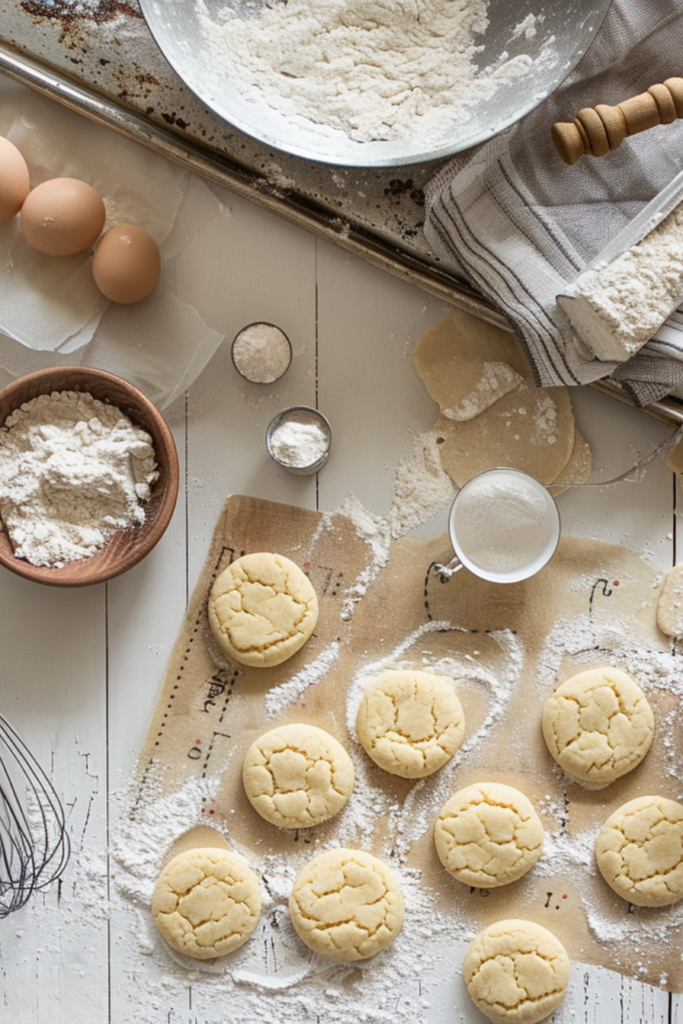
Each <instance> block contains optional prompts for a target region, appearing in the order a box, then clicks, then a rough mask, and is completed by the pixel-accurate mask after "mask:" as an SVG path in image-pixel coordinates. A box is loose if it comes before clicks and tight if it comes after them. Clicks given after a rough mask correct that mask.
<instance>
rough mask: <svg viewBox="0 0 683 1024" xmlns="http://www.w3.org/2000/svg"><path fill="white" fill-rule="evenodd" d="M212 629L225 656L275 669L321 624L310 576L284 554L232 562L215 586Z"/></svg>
mask: <svg viewBox="0 0 683 1024" xmlns="http://www.w3.org/2000/svg"><path fill="white" fill-rule="evenodd" d="M208 616H209V626H210V628H211V633H212V635H213V638H214V640H215V641H216V643H217V644H218V646H219V647H220V648H221V650H222V651H223V653H224V654H227V656H228V657H229V658H232V659H233V660H234V661H237V662H239V663H240V664H242V665H253V666H256V667H260V668H271V667H272V666H273V665H280V664H281V663H282V662H283V661H286V660H287V658H291V656H292V655H293V654H296V652H297V651H298V650H300V648H301V647H303V645H304V644H305V643H306V641H307V640H308V638H309V637H310V635H311V633H312V632H313V630H314V629H315V627H316V623H317V621H318V598H317V596H316V593H315V590H314V589H313V585H312V584H311V581H310V580H309V578H308V576H306V574H305V573H304V572H303V571H302V570H301V569H300V568H299V566H298V565H296V563H295V562H292V561H291V560H290V559H289V558H285V556H284V555H276V554H272V553H271V552H268V551H261V552H257V553H255V554H251V555H242V557H241V558H238V559H236V561H234V562H231V564H230V565H229V566H228V567H227V569H224V570H223V572H222V573H221V574H220V576H218V578H217V579H216V580H215V582H214V584H213V586H212V587H211V592H210V594H209V604H208Z"/></svg>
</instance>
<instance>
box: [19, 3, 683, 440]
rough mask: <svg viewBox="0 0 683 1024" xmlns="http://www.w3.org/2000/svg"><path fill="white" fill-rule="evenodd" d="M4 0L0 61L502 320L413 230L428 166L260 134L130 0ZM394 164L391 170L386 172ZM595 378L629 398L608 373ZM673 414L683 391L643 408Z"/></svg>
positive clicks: (275, 208) (184, 162)
mask: <svg viewBox="0 0 683 1024" xmlns="http://www.w3.org/2000/svg"><path fill="white" fill-rule="evenodd" d="M76 6H77V5H70V4H67V3H65V0H52V4H51V5H48V4H47V3H45V2H43V0H3V16H2V21H1V22H0V72H4V73H5V74H7V75H8V76H10V77H11V78H13V79H15V80H17V81H19V82H22V83H23V84H25V85H27V86H29V87H30V88H32V89H35V90H36V91H38V92H40V93H42V94H43V95H46V96H49V97H50V98H52V99H54V100H56V101H57V102H59V103H61V104H63V105H65V106H66V107H68V108H70V109H72V110H75V111H77V112H78V113H80V114H81V115H83V116H85V117H88V118H90V119H91V120H93V121H96V122H97V123H99V124H102V125H105V126H106V127H108V128H111V129H112V130H114V131H116V132H118V133H119V134H121V135H123V136H125V137H126V138H129V139H132V140H134V141H137V142H139V143H141V144H143V145H145V146H146V147H148V148H149V149H150V150H152V151H154V152H156V153H159V154H160V155H162V156H164V157H166V158H167V159H170V160H172V161H174V162H175V163H177V164H179V165H181V166H182V167H184V168H187V169H188V170H191V171H194V172H195V173H197V174H199V175H201V176H202V177H203V178H205V179H206V180H208V181H210V182H214V183H216V184H218V185H221V186H224V187H225V188H227V189H230V190H231V191H233V192H235V193H237V194H238V195H240V196H243V197H245V198H247V199H249V200H250V201H252V202H255V203H257V204H258V205H260V206H262V207H264V208H265V209H268V210H270V211H271V212H273V213H276V214H277V215H278V216H281V217H284V218H285V219H287V220H288V221H290V222H292V223H294V224H297V225H298V226H300V227H302V228H305V229H306V230H308V231H311V232H313V233H314V234H316V235H318V236H319V237H321V238H324V239H326V240H327V241H329V242H332V243H333V244H335V245H337V246H339V247H341V248H342V249H344V250H346V251H347V252H349V253H353V254H354V255H356V256H360V257H361V258H363V259H365V260H367V261H368V262H370V263H372V264H373V265H375V266H377V267H380V268H382V269H383V270H386V271H388V272H390V273H392V274H394V275H396V276H398V277H400V278H403V279H404V280H406V281H408V282H410V283H411V284H414V285H417V286H419V287H421V288H423V289H424V290H426V291H427V292H429V293H430V294H432V295H435V296H436V297H437V298H439V299H441V300H442V301H444V302H447V303H450V304H452V305H454V306H457V307H459V308H461V309H465V310H467V311H469V312H471V313H473V314H475V315H476V316H479V317H481V318H482V319H484V320H487V321H489V322H491V323H494V324H496V325H498V326H500V327H503V328H505V329H510V325H509V322H508V321H507V319H506V318H505V316H504V315H503V314H502V313H501V311H500V310H499V309H497V308H496V307H495V306H494V305H493V304H492V303H490V302H489V301H488V300H487V299H485V298H484V297H482V296H481V295H480V294H478V293H477V292H476V291H474V289H472V288H471V287H470V285H469V284H468V283H467V282H465V281H464V280H462V279H461V278H458V277H457V276H456V275H455V274H453V273H451V272H449V271H448V270H446V269H445V268H443V267H442V266H441V265H440V263H439V260H438V258H437V257H436V256H435V255H434V254H433V253H432V252H431V251H430V249H429V246H428V244H427V242H426V239H425V238H424V235H423V232H422V225H423V203H424V194H423V187H424V185H425V184H426V182H427V181H428V180H429V178H430V177H431V176H432V175H433V174H434V172H435V170H436V168H437V167H438V166H439V163H438V162H434V161H432V162H427V163H420V164H415V165H408V166H403V167H401V168H399V169H397V168H339V167H332V166H327V165H325V164H319V163H314V162H309V161H306V160H303V159H301V158H298V157H295V156H290V155H288V154H285V153H280V152H274V151H272V150H269V149H268V148H267V147H264V146H261V145H260V144H259V143H257V142H255V141H254V140H253V139H250V138H249V137H247V136H244V135H241V134H240V133H239V132H238V131H237V130H235V129H232V128H231V126H230V125H228V124H226V123H225V122H223V121H222V120H221V119H220V118H218V117H217V116H216V115H215V114H213V112H212V111H209V110H207V109H206V108H204V107H203V106H202V104H201V103H200V101H198V100H197V99H196V97H195V96H194V95H193V94H192V93H191V92H190V90H189V89H188V88H187V87H186V86H185V85H184V84H183V83H182V82H181V81H180V80H179V79H178V78H177V76H176V75H175V73H174V72H173V71H172V70H171V69H170V67H169V66H168V65H167V64H166V62H165V60H164V58H163V57H162V56H161V54H160V52H159V51H158V49H157V47H156V44H155V43H154V40H153V39H152V37H151V34H150V33H149V30H148V29H147V27H146V24H145V22H144V20H143V19H142V16H141V14H140V12H139V8H137V5H136V3H135V0H130V2H126V3H121V2H118V0H94V6H92V7H87V8H86V5H78V6H79V7H80V8H82V9H83V8H85V14H84V13H75V8H76ZM398 171H400V173H401V177H398V176H397V173H398ZM594 386H595V387H597V388H598V389H599V390H601V391H603V392H605V393H607V394H609V395H611V396H612V397H614V398H616V399H618V400H620V401H622V402H624V403H625V404H627V405H632V404H633V403H632V402H631V401H630V399H629V398H628V396H627V395H625V394H624V393H623V392H622V391H621V389H620V388H619V386H618V385H617V384H615V383H613V382H611V381H599V382H597V383H596V384H595V385H594ZM643 411H644V412H646V413H647V414H648V415H651V416H654V417H656V418H657V419H660V420H662V421H664V422H666V423H670V424H672V425H676V426H678V425H680V424H681V423H683V402H680V401H678V400H677V399H664V400H662V401H660V402H656V403H653V404H652V405H650V406H648V407H647V409H644V410H643Z"/></svg>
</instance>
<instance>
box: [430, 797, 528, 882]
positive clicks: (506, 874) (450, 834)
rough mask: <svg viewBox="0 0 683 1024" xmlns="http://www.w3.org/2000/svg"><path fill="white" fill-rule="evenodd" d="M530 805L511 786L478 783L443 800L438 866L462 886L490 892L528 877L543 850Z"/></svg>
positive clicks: (436, 835)
mask: <svg viewBox="0 0 683 1024" xmlns="http://www.w3.org/2000/svg"><path fill="white" fill-rule="evenodd" d="M543 838H544V832H543V826H542V825H541V822H540V819H539V817H538V815H537V814H536V811H535V810H534V808H533V805H532V804H531V801H530V800H528V799H527V797H525V796H524V794H523V793H520V792H519V790H518V789H515V788H514V787H513V786H505V785H503V783H500V782H480V783H477V784H476V785H473V786H466V787H465V788H464V789H461V790H460V791H459V792H458V793H455V794H454V796H452V797H451V798H450V800H448V801H447V802H446V803H445V804H444V806H443V808H442V809H441V811H440V813H439V816H438V818H437V819H436V824H435V826H434V842H435V844H436V852H437V853H438V855H439V859H440V861H441V863H442V864H443V866H444V867H445V868H447V869H448V871H450V872H451V874H452V875H454V877H455V878H457V879H458V881H460V882H464V883H465V885H473V886H476V887H477V888H482V889H492V888H494V887H496V886H499V885H506V884H507V883H508V882H514V881H515V879H517V878H521V876H522V875H524V874H526V872H527V871H529V870H530V869H531V868H532V867H533V866H534V864H535V863H536V861H537V860H538V858H539V857H540V856H541V850H542V848H543Z"/></svg>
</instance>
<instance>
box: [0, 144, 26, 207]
mask: <svg viewBox="0 0 683 1024" xmlns="http://www.w3.org/2000/svg"><path fill="white" fill-rule="evenodd" d="M30 188H31V186H30V184H29V180H28V167H27V166H26V161H25V160H24V158H23V156H22V155H21V153H20V152H19V150H18V149H17V147H16V146H15V145H14V143H13V142H10V140H9V139H6V138H5V137H4V136H2V135H0V221H3V220H9V219H10V217H13V216H14V215H15V213H18V212H19V210H20V209H21V204H22V203H23V202H24V200H25V199H26V196H27V195H28V193H29V190H30Z"/></svg>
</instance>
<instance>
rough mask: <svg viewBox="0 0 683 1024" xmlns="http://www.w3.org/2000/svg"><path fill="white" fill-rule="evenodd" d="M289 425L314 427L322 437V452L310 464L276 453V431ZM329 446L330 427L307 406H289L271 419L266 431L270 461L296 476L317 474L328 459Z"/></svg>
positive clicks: (326, 421) (330, 438) (322, 417)
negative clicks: (323, 446)
mask: <svg viewBox="0 0 683 1024" xmlns="http://www.w3.org/2000/svg"><path fill="white" fill-rule="evenodd" d="M290 423H292V424H301V425H302V426H303V427H307V426H311V425H313V426H316V427H318V429H319V430H320V431H321V433H322V434H323V435H324V439H325V448H324V451H323V452H322V454H320V455H319V456H318V457H317V458H315V459H314V460H313V461H312V462H304V463H302V462H300V461H299V460H297V458H296V456H295V455H293V456H292V458H291V459H290V458H287V457H283V456H282V455H281V454H279V453H278V450H277V447H276V440H277V431H278V429H279V428H281V427H283V426H285V425H287V424H290ZM331 445H332V427H331V426H330V423H329V420H328V419H327V417H326V416H323V414H322V413H321V412H319V411H318V410H317V409H313V408H311V406H308V405H291V406H289V408H287V409H283V410H282V412H279V413H278V414H277V416H274V417H273V419H272V420H271V421H270V423H269V424H268V429H267V430H266V448H267V449H268V454H269V455H270V457H271V459H273V460H274V461H275V462H277V464H278V466H282V468H283V469H286V470H287V471H288V472H289V473H296V474H297V475H298V476H309V475H310V474H311V473H317V472H318V470H319V469H322V467H323V466H324V465H325V463H326V462H327V459H328V457H329V454H330V447H331Z"/></svg>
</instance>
